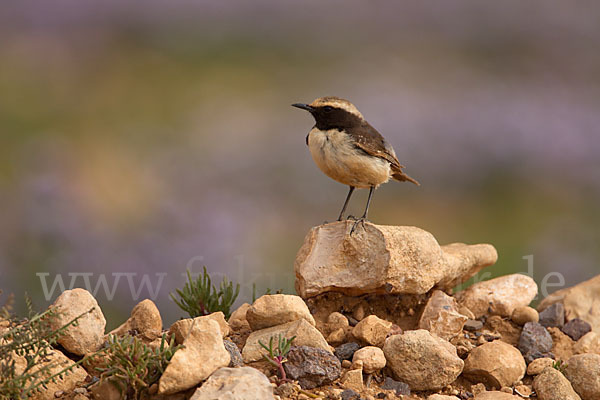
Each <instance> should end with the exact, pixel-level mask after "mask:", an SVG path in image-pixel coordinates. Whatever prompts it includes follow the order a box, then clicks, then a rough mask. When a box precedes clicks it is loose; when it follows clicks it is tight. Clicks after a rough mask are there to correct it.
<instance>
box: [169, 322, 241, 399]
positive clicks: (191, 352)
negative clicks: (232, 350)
mask: <svg viewBox="0 0 600 400" xmlns="http://www.w3.org/2000/svg"><path fill="white" fill-rule="evenodd" d="M183 346H184V347H183V348H181V349H179V350H177V351H176V352H175V354H174V355H173V358H172V359H171V362H170V363H169V365H167V368H166V369H165V372H164V373H163V374H162V376H161V377H160V380H159V381H158V393H159V394H172V393H177V392H181V391H182V390H187V389H190V388H192V387H194V386H196V385H197V384H199V383H200V382H202V381H203V380H205V379H206V378H208V377H209V376H210V374H212V373H213V372H214V371H216V370H217V369H219V368H221V367H227V366H228V365H229V362H230V356H229V352H228V351H227V350H226V349H225V345H224V344H223V337H222V334H221V328H220V327H219V324H218V323H217V322H216V321H214V320H211V319H206V320H204V321H203V323H202V324H198V325H196V324H194V326H193V328H192V330H191V331H190V332H189V334H188V335H187V336H186V337H185V340H184V341H183Z"/></svg>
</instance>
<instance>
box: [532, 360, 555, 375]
mask: <svg viewBox="0 0 600 400" xmlns="http://www.w3.org/2000/svg"><path fill="white" fill-rule="evenodd" d="M553 363H554V360H553V359H551V358H547V357H544V358H537V359H535V360H533V361H532V362H531V363H530V364H529V365H528V366H527V375H539V374H541V373H542V371H543V370H544V369H546V368H547V367H552V364H553Z"/></svg>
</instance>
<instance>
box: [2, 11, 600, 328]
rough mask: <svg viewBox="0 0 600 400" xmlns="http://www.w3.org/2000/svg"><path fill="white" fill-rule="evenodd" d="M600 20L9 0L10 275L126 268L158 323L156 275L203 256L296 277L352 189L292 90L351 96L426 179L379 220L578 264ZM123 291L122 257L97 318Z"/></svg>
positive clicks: (5, 59) (587, 239)
mask: <svg viewBox="0 0 600 400" xmlns="http://www.w3.org/2000/svg"><path fill="white" fill-rule="evenodd" d="M598 21H600V3H598V2H578V3H577V4H573V3H569V2H554V1H541V0H540V1H527V2H523V1H517V0H510V1H503V2H481V1H456V2H447V1H442V0H439V1H429V0H428V1H418V2H416V1H415V2H383V1H371V2H361V1H349V0H333V1H328V2H322V1H316V0H315V1H303V2H292V1H281V0H271V1H268V0H255V1H252V2H247V1H242V0H235V1H227V2H216V1H215V2H205V1H192V0H180V1H171V2H166V1H157V0H146V1H143V2H140V1H132V0H104V1H102V2H88V1H80V0H73V1H62V0H59V1H52V2H42V1H39V2H37V1H36V2H33V1H28V0H21V1H14V2H4V3H3V4H2V6H1V10H0V34H1V37H2V39H1V40H0V135H1V143H0V288H1V289H2V290H3V291H4V295H3V296H6V294H7V293H15V295H16V300H17V304H18V305H22V303H23V301H22V300H23V299H22V296H23V292H25V291H26V292H28V293H29V294H30V295H31V296H32V297H33V298H34V301H35V302H36V305H37V306H38V307H39V308H43V307H45V306H46V305H47V304H48V302H47V301H46V299H45V297H44V295H43V290H42V284H41V280H40V277H39V276H38V275H37V274H40V273H45V274H49V275H47V281H48V286H51V284H52V282H53V281H54V279H56V277H57V276H60V277H62V278H63V280H64V282H65V285H66V286H67V287H68V286H69V283H70V279H71V277H73V276H74V275H73V273H87V274H89V275H88V276H89V279H90V282H91V284H92V287H94V286H95V285H96V283H97V281H98V279H101V277H102V276H104V277H105V278H106V279H107V283H108V285H109V287H110V288H111V289H112V287H113V284H114V283H115V279H116V278H115V276H114V275H113V274H119V273H120V274H123V273H129V274H136V275H130V276H131V277H133V278H132V279H131V282H132V284H133V286H134V289H136V291H137V290H138V289H139V288H140V285H142V286H141V287H142V289H141V291H140V292H139V299H142V298H145V297H148V296H152V295H153V292H152V290H150V289H149V288H148V287H145V286H143V277H144V276H146V277H147V279H148V281H147V283H150V286H151V287H154V289H155V290H156V289H158V290H157V291H156V293H154V297H155V298H156V302H157V304H158V306H159V308H160V309H161V311H162V313H163V318H164V320H165V323H170V322H172V321H174V320H176V319H178V318H179V317H182V316H183V312H182V311H180V310H178V309H177V307H176V306H175V305H174V304H173V302H172V301H171V300H170V299H169V296H168V294H169V292H172V291H174V290H175V288H177V287H180V286H182V284H183V282H184V278H183V276H182V274H183V273H184V271H185V270H186V268H188V267H189V268H191V269H192V271H193V272H198V271H200V270H201V267H202V265H206V266H207V268H208V270H209V271H210V272H211V274H212V275H213V277H214V280H216V281H217V282H218V281H219V280H220V279H221V277H222V276H223V275H227V276H228V277H229V278H230V279H231V280H233V281H235V282H239V283H240V284H241V285H242V291H241V294H240V298H239V300H238V303H239V302H240V301H248V300H249V299H250V297H251V295H252V283H256V290H257V292H258V294H261V293H263V292H264V291H265V290H266V289H267V288H271V289H272V290H277V289H282V290H283V291H284V292H287V293H294V289H293V286H294V275H293V261H294V258H295V254H296V252H297V250H298V248H299V247H300V245H301V243H302V240H303V237H304V235H305V234H306V232H307V231H308V229H309V228H310V227H311V226H314V225H318V224H320V223H322V222H323V221H325V220H329V221H331V220H333V219H335V218H336V216H337V213H338V212H339V208H340V207H341V205H342V202H343V200H344V197H345V195H346V190H347V189H346V187H344V186H343V185H341V184H338V183H336V182H334V181H331V180H330V179H329V178H327V177H325V176H324V175H323V174H322V173H321V172H320V171H319V170H318V169H317V167H316V166H315V165H314V163H313V161H312V159H311V157H310V154H309V152H308V149H307V147H306V145H305V143H304V138H305V136H306V133H307V132H308V130H309V129H310V127H311V126H312V124H313V121H312V119H311V118H310V116H309V115H308V114H306V113H304V112H302V111H300V110H297V109H294V108H292V107H290V104H291V103H294V102H310V101H311V100H313V99H314V98H316V97H319V96H323V95H337V96H341V97H345V98H348V99H350V100H351V101H352V102H354V103H355V104H356V105H357V106H358V107H359V109H360V110H361V111H362V113H363V114H364V115H365V116H366V117H367V119H368V120H369V121H370V122H371V124H372V125H374V126H375V127H376V128H377V129H378V130H379V131H380V132H381V133H382V134H383V135H384V136H385V137H386V138H387V139H388V141H389V142H390V143H391V144H392V145H393V146H394V147H395V149H396V152H397V154H398V158H399V159H400V161H401V163H402V164H404V165H406V166H407V169H406V172H407V173H409V174H410V175H412V176H414V177H415V178H417V179H419V180H420V181H421V183H422V186H421V187H419V188H417V187H413V186H412V185H409V184H399V183H390V184H388V185H385V186H383V187H381V188H380V189H379V190H378V191H377V192H376V194H375V197H374V201H373V204H372V208H371V213H370V217H371V220H372V221H374V222H376V223H381V224H406V225H416V226H419V227H422V228H424V229H427V230H429V231H430V232H432V233H433V234H434V235H435V236H436V237H437V238H438V240H439V241H440V243H448V242H455V241H462V242H469V243H475V242H489V243H493V244H494V245H495V246H496V248H497V249H498V251H499V254H500V259H499V261H498V263H497V265H496V266H494V267H491V268H489V269H488V271H489V273H490V274H489V275H491V276H498V275H502V274H507V273H512V272H527V271H528V261H527V259H524V258H523V257H526V256H533V259H532V258H531V257H529V260H533V264H532V265H533V275H534V277H535V279H536V280H537V281H538V282H540V283H541V281H542V280H543V279H544V277H545V276H547V274H548V273H551V272H558V273H560V274H562V275H563V276H564V285H572V284H575V283H577V282H579V281H581V280H584V279H588V278H590V277H592V276H593V275H595V274H598V271H599V270H600V268H599V267H598V265H599V261H600V249H599V243H600V231H599V229H598V226H599V224H600V212H599V208H598V204H599V201H600V160H599V154H600V132H599V131H600V128H599V127H600V24H599V23H598ZM365 200H366V191H361V192H360V193H359V195H357V196H356V195H355V198H354V199H353V202H352V204H351V207H350V208H351V210H350V211H351V212H352V213H354V214H359V213H360V212H361V211H362V209H363V207H364V202H365ZM69 273H71V275H68V274H69ZM102 274H104V275H102ZM156 274H161V275H156ZM161 276H162V278H160V277H161ZM160 279H162V281H161V282H160V286H159V287H158V288H157V285H158V283H159V281H160ZM551 281H552V282H554V283H557V282H558V284H560V283H561V282H560V280H559V277H558V276H556V275H554V276H553V277H552V279H551ZM548 282H550V281H548ZM83 284H84V281H83V278H82V277H78V278H77V279H76V281H75V282H74V285H75V286H83ZM57 287H58V286H57ZM550 289H551V290H555V289H556V287H552V288H550ZM551 290H549V291H551ZM57 295H58V291H55V292H54V295H53V296H52V298H51V299H50V300H51V301H52V300H54V298H55V297H56V296H57ZM134 297H135V296H133V295H132V292H131V289H130V287H129V283H128V281H127V280H126V279H125V278H122V279H121V281H120V282H119V283H118V285H116V289H115V293H114V297H112V296H107V295H106V294H105V292H104V290H103V289H102V288H100V290H99V291H98V293H97V298H98V301H99V303H100V305H101V307H102V308H103V310H104V312H105V314H106V315H107V319H108V328H112V327H115V326H117V325H118V324H120V323H121V322H122V321H123V320H124V319H125V318H126V317H127V316H128V315H129V312H130V310H131V308H132V307H133V305H135V304H136V303H137V300H136V299H135V298H134ZM139 299H138V300H139Z"/></svg>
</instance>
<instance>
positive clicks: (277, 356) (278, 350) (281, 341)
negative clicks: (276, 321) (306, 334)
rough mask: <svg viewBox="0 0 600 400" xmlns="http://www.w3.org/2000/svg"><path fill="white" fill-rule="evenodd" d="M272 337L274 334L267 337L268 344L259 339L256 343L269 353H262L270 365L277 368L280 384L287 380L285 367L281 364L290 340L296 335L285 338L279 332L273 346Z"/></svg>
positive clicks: (290, 345) (288, 349) (273, 337)
mask: <svg viewBox="0 0 600 400" xmlns="http://www.w3.org/2000/svg"><path fill="white" fill-rule="evenodd" d="M273 339H275V336H271V338H270V339H269V346H266V345H265V344H264V343H263V342H261V341H260V340H259V341H258V344H259V345H260V346H261V347H262V348H263V349H265V350H267V351H268V352H269V354H263V357H264V358H265V360H267V361H268V362H269V363H270V364H271V365H273V366H275V367H276V368H277V369H278V370H279V382H278V384H279V385H280V384H282V383H284V382H287V381H288V379H287V377H286V375H285V369H284V368H283V364H284V363H285V362H286V361H287V359H286V357H287V355H288V353H289V352H290V348H291V347H292V342H293V341H294V339H296V336H292V337H291V338H290V339H286V338H285V337H282V336H281V334H279V336H278V337H277V346H276V347H275V348H273V344H274V343H273Z"/></svg>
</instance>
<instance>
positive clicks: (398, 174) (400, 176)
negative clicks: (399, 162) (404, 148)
mask: <svg viewBox="0 0 600 400" xmlns="http://www.w3.org/2000/svg"><path fill="white" fill-rule="evenodd" d="M392 178H394V179H395V180H397V181H400V182H412V183H414V184H415V185H417V186H421V184H420V183H419V182H417V180H416V179H413V178H411V177H410V176H408V175H406V174H405V173H404V172H402V170H401V169H396V170H395V171H393V173H392Z"/></svg>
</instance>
